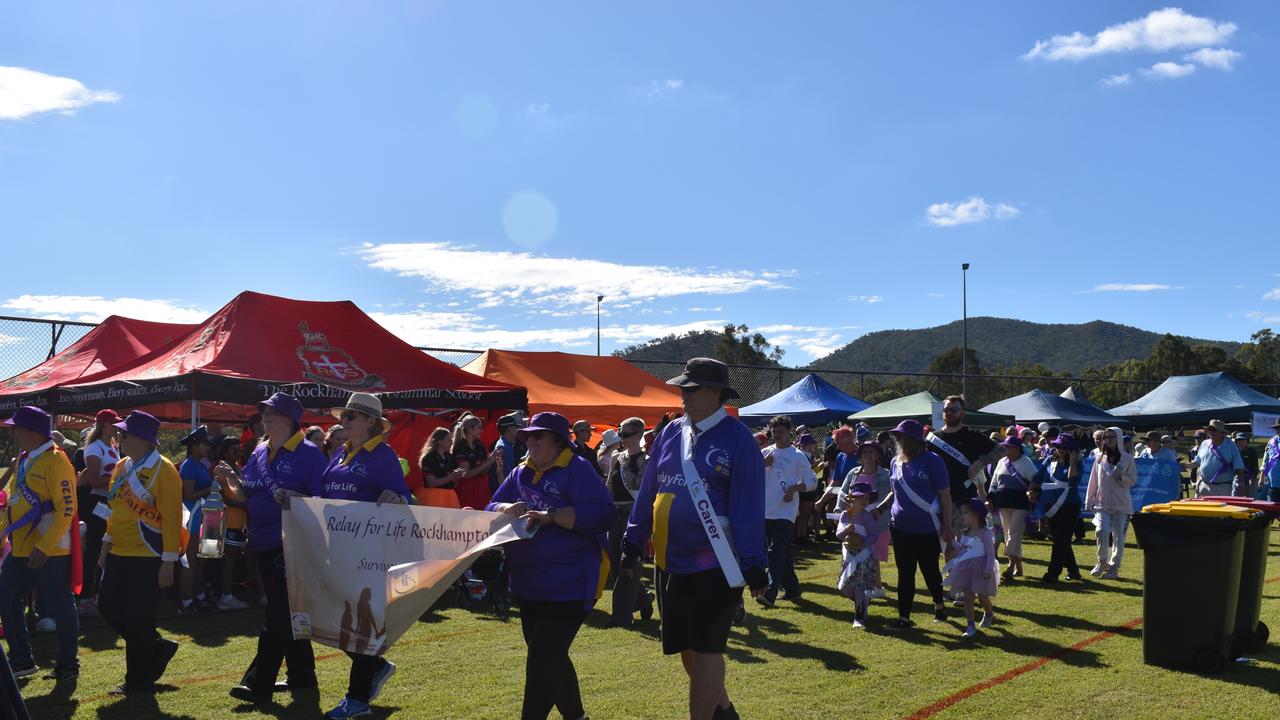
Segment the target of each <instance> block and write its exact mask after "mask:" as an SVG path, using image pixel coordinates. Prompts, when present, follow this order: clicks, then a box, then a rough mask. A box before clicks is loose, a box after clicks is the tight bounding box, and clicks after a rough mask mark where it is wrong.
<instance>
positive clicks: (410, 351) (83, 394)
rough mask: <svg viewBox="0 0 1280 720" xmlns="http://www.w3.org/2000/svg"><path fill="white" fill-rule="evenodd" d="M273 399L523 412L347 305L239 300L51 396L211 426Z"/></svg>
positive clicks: (493, 387)
mask: <svg viewBox="0 0 1280 720" xmlns="http://www.w3.org/2000/svg"><path fill="white" fill-rule="evenodd" d="M277 391H284V392H288V393H290V394H292V395H295V396H297V397H298V398H299V399H300V400H302V403H303V405H304V406H306V407H308V408H317V409H318V408H330V407H334V406H338V405H342V404H343V403H345V402H346V398H347V396H348V395H350V394H351V393H352V392H370V393H376V394H377V395H378V396H379V397H380V398H381V399H382V403H383V407H384V408H523V407H524V406H525V401H526V393H525V390H524V388H521V387H516V386H513V385H508V384H507V383H504V382H500V381H496V380H490V379H486V378H483V377H479V376H477V375H472V374H471V373H468V372H465V371H463V370H461V369H459V368H457V367H454V366H453V365H449V364H448V363H445V362H442V361H440V360H436V359H435V358H433V357H431V356H429V355H427V354H426V353H423V352H422V351H420V350H418V349H416V348H414V347H413V346H411V345H409V344H408V343H406V342H404V341H403V340H401V339H400V338H398V337H396V336H395V335H393V334H392V333H391V332H390V331H388V330H387V329H386V328H383V327H382V326H381V325H379V324H378V323H377V322H375V321H374V320H373V319H372V318H370V317H369V316H368V315H366V314H365V313H364V312H362V311H361V310H360V308H358V307H356V306H355V304H354V303H351V302H348V301H341V302H312V301H304V300H291V299H288V298H282V297H275V296H272V295H264V294H261V293H256V292H243V293H240V294H239V295H237V296H236V297H235V298H234V299H232V300H231V302H229V303H227V304H226V305H225V306H224V307H223V308H222V309H220V310H218V311H217V312H216V313H214V314H213V315H212V316H211V317H210V318H209V319H208V320H205V321H204V322H203V323H201V324H200V325H198V326H196V327H195V328H193V329H192V330H191V331H189V332H188V333H187V334H186V335H185V336H184V337H182V338H180V339H179V340H178V341H177V342H175V343H173V344H172V345H169V346H166V347H163V348H160V349H158V350H155V351H153V352H150V353H148V354H146V355H143V356H142V357H139V358H137V359H136V360H135V361H133V362H131V363H127V364H126V365H124V366H123V367H119V368H116V369H114V370H108V371H105V372H102V373H99V374H97V375H92V376H89V377H84V378H82V379H81V380H80V381H79V382H78V383H76V384H74V385H70V386H63V387H61V388H58V389H57V390H56V391H54V399H53V400H52V405H53V409H55V410H57V411H59V412H71V413H75V412H92V411H94V410H96V409H98V408H102V407H111V408H115V409H117V410H121V409H126V408H135V407H146V408H147V409H148V410H149V411H152V412H154V413H155V414H156V415H157V416H158V417H161V418H162V419H165V420H183V419H190V418H191V415H192V404H193V403H199V408H200V412H201V413H204V416H205V417H206V418H207V419H209V420H217V419H223V417H222V416H223V415H224V413H221V412H217V409H218V408H219V407H223V406H222V405H215V403H216V404H226V406H227V407H228V409H229V410H230V406H239V407H237V408H235V409H234V411H233V412H227V413H225V415H226V419H235V418H239V417H242V416H243V411H244V407H245V406H249V407H252V406H253V405H254V404H256V403H257V402H259V401H261V400H263V399H264V398H266V397H267V396H269V395H271V394H272V393H274V392H277Z"/></svg>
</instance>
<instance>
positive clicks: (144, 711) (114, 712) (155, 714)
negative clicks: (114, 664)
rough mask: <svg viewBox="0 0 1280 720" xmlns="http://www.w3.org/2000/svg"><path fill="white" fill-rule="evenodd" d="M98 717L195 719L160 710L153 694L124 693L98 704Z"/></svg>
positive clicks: (117, 719) (112, 719)
mask: <svg viewBox="0 0 1280 720" xmlns="http://www.w3.org/2000/svg"><path fill="white" fill-rule="evenodd" d="M176 689H177V688H175V687H173V686H171V685H159V686H157V691H158V692H161V693H166V692H173V691H174V690H176ZM32 717H33V718H34V717H37V716H34V715H33V716H32ZM98 718H99V720H140V719H141V718H164V719H165V720H196V718H194V717H192V716H191V715H174V714H172V713H167V712H165V711H163V710H161V709H160V704H159V703H158V702H157V701H156V696H155V695H126V696H125V697H122V698H120V699H119V700H117V701H115V702H109V703H107V704H105V705H99V706H98Z"/></svg>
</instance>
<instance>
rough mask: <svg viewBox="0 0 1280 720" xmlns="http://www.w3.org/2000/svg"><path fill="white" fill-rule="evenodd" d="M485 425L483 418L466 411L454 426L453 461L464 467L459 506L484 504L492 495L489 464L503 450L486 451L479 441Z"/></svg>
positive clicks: (491, 464) (459, 492) (459, 490)
mask: <svg viewBox="0 0 1280 720" xmlns="http://www.w3.org/2000/svg"><path fill="white" fill-rule="evenodd" d="M483 427H484V421H483V420H481V419H480V418H478V417H476V416H475V415H471V414H467V415H463V416H462V417H461V418H459V419H458V422H457V424H456V425H454V428H453V447H452V452H453V461H454V462H455V463H457V466H458V467H459V468H462V469H463V470H464V472H463V473H462V474H461V476H460V477H459V478H458V480H457V492H458V503H459V504H460V507H469V508H482V507H484V506H485V505H486V504H488V502H489V499H490V497H492V494H491V493H490V492H489V468H491V467H493V464H494V463H495V462H497V461H498V456H499V455H501V454H502V453H501V451H499V450H498V449H497V448H494V451H493V452H485V449H484V444H483V443H482V442H480V430H481V429H482V428H483Z"/></svg>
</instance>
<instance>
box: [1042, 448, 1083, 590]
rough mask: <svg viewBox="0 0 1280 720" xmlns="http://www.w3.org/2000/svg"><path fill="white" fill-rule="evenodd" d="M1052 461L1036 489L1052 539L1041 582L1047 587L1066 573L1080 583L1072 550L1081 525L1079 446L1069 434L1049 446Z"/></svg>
mask: <svg viewBox="0 0 1280 720" xmlns="http://www.w3.org/2000/svg"><path fill="white" fill-rule="evenodd" d="M1049 445H1050V447H1051V448H1052V449H1053V457H1052V459H1050V461H1049V466H1048V467H1047V468H1046V469H1045V474H1046V475H1047V476H1048V477H1046V478H1044V481H1043V482H1041V483H1039V484H1038V485H1037V486H1036V490H1035V494H1037V495H1038V497H1039V499H1040V500H1041V501H1043V502H1044V515H1045V517H1047V518H1048V519H1049V532H1050V535H1051V536H1052V537H1053V551H1052V552H1051V553H1050V554H1049V569H1048V570H1047V571H1046V572H1045V574H1044V581H1045V582H1046V583H1048V584H1050V585H1052V584H1053V583H1056V582H1058V575H1059V574H1060V573H1062V571H1063V570H1065V571H1066V572H1067V579H1068V580H1079V579H1080V567H1079V566H1078V565H1076V553H1075V550H1072V549H1071V536H1072V535H1073V534H1074V533H1075V529H1076V523H1078V522H1080V476H1081V475H1082V474H1083V469H1082V464H1081V462H1080V446H1079V444H1077V443H1076V439H1075V438H1073V437H1071V435H1070V434H1069V433H1065V432H1064V433H1060V434H1059V435H1058V436H1057V437H1055V438H1054V439H1053V440H1052V441H1051V442H1050V443H1049Z"/></svg>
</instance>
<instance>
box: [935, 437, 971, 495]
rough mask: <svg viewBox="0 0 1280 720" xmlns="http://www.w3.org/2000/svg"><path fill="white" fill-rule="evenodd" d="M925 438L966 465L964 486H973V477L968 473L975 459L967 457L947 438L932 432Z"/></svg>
mask: <svg viewBox="0 0 1280 720" xmlns="http://www.w3.org/2000/svg"><path fill="white" fill-rule="evenodd" d="M925 439H926V440H928V441H929V444H930V445H932V446H934V447H936V448H938V449H939V450H941V451H942V452H944V453H946V454H948V455H950V456H951V457H953V458H955V459H956V461H957V462H959V463H960V464H961V465H964V467H965V473H966V476H965V479H964V486H965V487H973V478H971V477H968V475H967V473H968V472H969V466H971V465H973V461H972V460H970V459H969V458H967V457H965V456H964V453H962V452H960V451H959V450H957V449H955V448H954V447H952V445H951V443H948V442H947V441H946V440H943V439H942V438H940V437H938V436H937V435H935V434H934V433H932V432H931V433H929V437H927V438H925Z"/></svg>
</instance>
